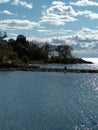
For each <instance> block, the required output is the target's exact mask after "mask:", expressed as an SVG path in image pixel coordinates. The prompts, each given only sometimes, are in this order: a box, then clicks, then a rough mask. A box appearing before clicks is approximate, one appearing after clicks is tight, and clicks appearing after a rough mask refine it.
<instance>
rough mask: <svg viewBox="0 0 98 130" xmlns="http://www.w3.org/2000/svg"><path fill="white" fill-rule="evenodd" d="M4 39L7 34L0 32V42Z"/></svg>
mask: <svg viewBox="0 0 98 130" xmlns="http://www.w3.org/2000/svg"><path fill="white" fill-rule="evenodd" d="M6 37H7V33H6V32H0V40H3V39H4V38H6Z"/></svg>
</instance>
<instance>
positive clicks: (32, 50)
mask: <svg viewBox="0 0 98 130" xmlns="http://www.w3.org/2000/svg"><path fill="white" fill-rule="evenodd" d="M5 37H7V34H6V32H4V33H1V32H0V40H3V39H4V38H5ZM4 41H5V40H4ZM72 50H73V49H72V48H71V47H70V46H68V45H59V46H54V45H50V44H48V43H44V44H38V43H37V42H36V41H35V42H34V41H33V42H28V41H27V40H26V37H25V36H23V35H18V36H17V38H16V40H14V39H9V40H8V41H7V42H5V43H0V64H2V63H3V64H5V63H9V64H23V63H31V64H32V63H63V64H68V63H78V62H80V63H81V62H83V60H81V59H75V58H73V56H72V54H71V51H72ZM55 52H57V53H58V55H55Z"/></svg>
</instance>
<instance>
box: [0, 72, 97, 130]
mask: <svg viewBox="0 0 98 130" xmlns="http://www.w3.org/2000/svg"><path fill="white" fill-rule="evenodd" d="M0 130H98V74H82V73H79V74H78V73H66V74H64V73H48V72H46V73H42V72H21V71H20V72H14V71H13V72H0Z"/></svg>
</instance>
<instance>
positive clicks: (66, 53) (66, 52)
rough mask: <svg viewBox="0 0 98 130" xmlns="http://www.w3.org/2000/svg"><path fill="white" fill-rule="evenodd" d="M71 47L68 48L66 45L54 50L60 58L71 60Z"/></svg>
mask: <svg viewBox="0 0 98 130" xmlns="http://www.w3.org/2000/svg"><path fill="white" fill-rule="evenodd" d="M72 50H73V49H72V47H70V46H68V45H59V46H57V48H56V51H58V53H59V56H60V57H62V58H72V54H71V51H72Z"/></svg>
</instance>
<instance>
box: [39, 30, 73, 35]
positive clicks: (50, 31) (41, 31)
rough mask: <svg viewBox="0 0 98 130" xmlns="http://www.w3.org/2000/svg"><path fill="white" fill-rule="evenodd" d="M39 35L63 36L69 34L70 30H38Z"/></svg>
mask: <svg viewBox="0 0 98 130" xmlns="http://www.w3.org/2000/svg"><path fill="white" fill-rule="evenodd" d="M37 31H38V32H39V33H44V34H45V35H46V34H48V35H65V34H67V33H71V32H72V30H63V29H60V30H47V29H38V30H37Z"/></svg>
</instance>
